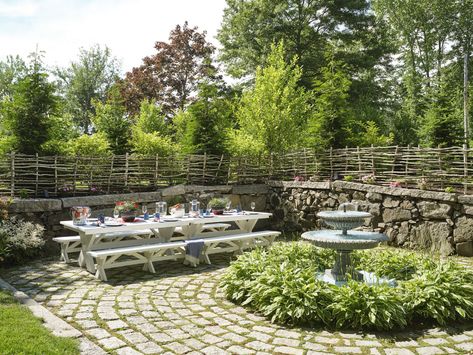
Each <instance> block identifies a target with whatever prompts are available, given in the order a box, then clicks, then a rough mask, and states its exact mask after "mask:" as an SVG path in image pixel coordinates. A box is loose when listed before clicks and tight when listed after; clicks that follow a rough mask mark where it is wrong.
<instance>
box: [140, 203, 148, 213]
mask: <svg viewBox="0 0 473 355" xmlns="http://www.w3.org/2000/svg"><path fill="white" fill-rule="evenodd" d="M141 212H143V215H145V214H146V212H148V206H146V205H142V206H141Z"/></svg>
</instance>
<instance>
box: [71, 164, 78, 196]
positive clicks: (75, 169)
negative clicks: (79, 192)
mask: <svg viewBox="0 0 473 355" xmlns="http://www.w3.org/2000/svg"><path fill="white" fill-rule="evenodd" d="M78 160H79V156H76V160H75V162H74V182H73V185H72V196H75V195H76V181H77V163H78Z"/></svg>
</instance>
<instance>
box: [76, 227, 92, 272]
mask: <svg viewBox="0 0 473 355" xmlns="http://www.w3.org/2000/svg"><path fill="white" fill-rule="evenodd" d="M79 235H80V243H81V249H82V250H81V252H80V254H79V266H81V267H84V266H85V267H86V269H87V271H88V272H90V273H92V274H93V273H95V264H94V258H92V257H91V256H89V255H88V254H87V252H88V251H90V250H92V245H93V244H94V237H95V235H87V234H83V233H80V234H79Z"/></svg>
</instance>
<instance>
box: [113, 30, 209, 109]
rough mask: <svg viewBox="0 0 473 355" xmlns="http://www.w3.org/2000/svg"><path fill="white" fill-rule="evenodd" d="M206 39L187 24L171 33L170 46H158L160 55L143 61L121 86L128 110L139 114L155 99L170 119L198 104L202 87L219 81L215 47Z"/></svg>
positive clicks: (156, 46)
mask: <svg viewBox="0 0 473 355" xmlns="http://www.w3.org/2000/svg"><path fill="white" fill-rule="evenodd" d="M205 35H206V32H205V31H204V32H202V33H200V32H198V31H197V27H193V28H190V27H189V26H188V23H187V22H185V23H184V26H182V27H181V26H180V25H177V26H176V28H175V29H174V30H172V31H171V33H170V35H169V41H168V42H156V44H155V45H154V47H155V48H156V50H157V53H156V54H154V55H152V56H150V57H145V58H143V64H142V65H141V66H140V67H138V68H133V69H132V71H131V72H128V73H127V74H126V77H125V79H124V80H123V81H122V83H121V85H120V87H121V93H122V96H123V99H124V101H125V106H126V107H127V110H128V111H129V112H130V113H132V114H135V113H137V112H138V111H139V109H140V103H141V101H142V100H143V99H155V100H156V102H157V103H158V104H159V105H160V106H161V109H162V110H163V112H164V113H165V114H166V116H167V117H168V118H170V117H172V116H173V115H174V113H175V112H176V110H178V109H183V108H184V107H186V106H187V105H188V104H189V103H191V102H192V101H193V100H194V96H195V94H196V91H197V86H198V85H199V83H202V82H203V81H208V80H214V79H216V72H217V70H216V68H215V67H214V65H213V64H212V54H213V53H214V51H215V47H214V46H213V45H212V44H210V43H208V42H207V41H206V39H205Z"/></svg>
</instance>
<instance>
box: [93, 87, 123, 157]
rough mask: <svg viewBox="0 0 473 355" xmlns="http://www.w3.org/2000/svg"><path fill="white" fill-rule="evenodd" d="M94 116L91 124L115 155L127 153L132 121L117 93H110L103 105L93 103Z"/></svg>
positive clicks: (97, 102)
mask: <svg viewBox="0 0 473 355" xmlns="http://www.w3.org/2000/svg"><path fill="white" fill-rule="evenodd" d="M94 106H95V111H96V114H95V116H94V117H92V123H93V124H94V126H95V128H96V130H97V131H98V132H99V133H102V134H103V135H104V136H105V137H106V138H107V141H108V144H109V145H110V149H111V150H112V152H113V153H115V154H124V153H126V152H128V151H129V141H130V137H131V125H132V120H131V118H130V117H129V115H128V114H127V113H126V111H125V107H124V106H123V104H122V101H121V98H120V96H119V93H118V91H116V90H115V91H112V92H111V95H110V97H109V99H108V100H107V102H106V103H105V104H102V103H101V102H99V101H95V102H94Z"/></svg>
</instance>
